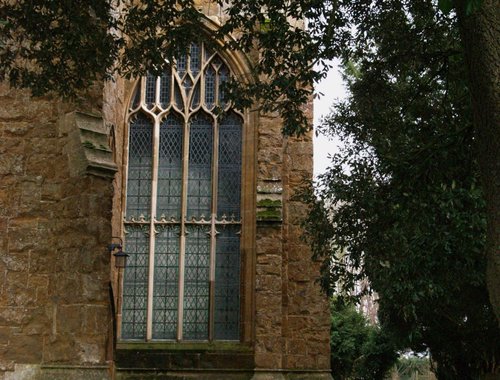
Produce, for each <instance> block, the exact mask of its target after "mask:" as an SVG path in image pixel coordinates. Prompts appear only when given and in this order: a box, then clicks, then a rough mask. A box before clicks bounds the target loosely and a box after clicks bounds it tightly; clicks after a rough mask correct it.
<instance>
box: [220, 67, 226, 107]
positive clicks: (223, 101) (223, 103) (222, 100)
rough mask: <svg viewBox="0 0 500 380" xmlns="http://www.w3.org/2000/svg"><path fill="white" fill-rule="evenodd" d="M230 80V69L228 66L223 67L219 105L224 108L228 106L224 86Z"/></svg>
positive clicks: (221, 70) (221, 69)
mask: <svg viewBox="0 0 500 380" xmlns="http://www.w3.org/2000/svg"><path fill="white" fill-rule="evenodd" d="M228 80H229V69H228V68H227V66H226V65H222V66H221V68H220V69H219V83H218V86H219V99H218V101H219V105H220V106H221V107H222V108H224V107H225V106H226V95H225V93H224V90H223V84H224V83H225V82H227V81H228Z"/></svg>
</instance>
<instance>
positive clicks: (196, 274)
mask: <svg viewBox="0 0 500 380" xmlns="http://www.w3.org/2000/svg"><path fill="white" fill-rule="evenodd" d="M208 232H209V229H208V227H203V226H188V227H187V236H186V254H185V272H184V321H183V333H184V339H186V340H207V339H208V322H209V318H208V315H209V299H210V297H209V284H210V283H209V280H210V279H209V271H210V269H209V267H210V235H209V234H208Z"/></svg>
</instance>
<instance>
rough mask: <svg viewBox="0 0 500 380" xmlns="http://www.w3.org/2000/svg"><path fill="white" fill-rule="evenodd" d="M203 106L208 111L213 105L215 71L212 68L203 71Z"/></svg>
mask: <svg viewBox="0 0 500 380" xmlns="http://www.w3.org/2000/svg"><path fill="white" fill-rule="evenodd" d="M205 105H206V106H207V108H208V109H212V108H213V107H214V105H215V70H214V68H213V67H212V66H208V68H207V69H206V71H205Z"/></svg>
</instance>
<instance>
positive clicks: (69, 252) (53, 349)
mask: <svg viewBox="0 0 500 380" xmlns="http://www.w3.org/2000/svg"><path fill="white" fill-rule="evenodd" d="M100 94H101V88H96V89H92V91H91V93H90V94H86V95H85V96H84V97H82V99H90V100H89V101H83V100H81V101H79V102H78V103H75V104H66V103H63V102H61V101H57V100H55V99H51V98H39V99H33V98H31V97H30V94H29V92H28V91H19V90H13V89H10V88H9V87H8V86H7V85H5V84H2V85H0V104H1V107H0V379H2V378H5V379H25V378H26V379H32V378H47V379H56V378H65V377H64V376H65V375H64V373H65V371H66V370H65V368H71V366H74V365H77V366H83V368H81V369H79V371H80V372H81V373H82V376H83V377H88V378H99V377H100V376H101V375H102V374H106V373H107V364H106V363H107V360H108V359H109V354H108V349H107V347H108V337H109V336H110V335H109V329H110V321H111V316H110V310H109V293H108V284H109V253H108V252H107V251H106V244H107V243H108V242H109V239H110V234H111V230H110V223H109V220H110V217H111V197H112V191H113V190H112V187H111V181H110V179H109V178H103V177H97V176H90V175H86V174H85V173H78V172H76V171H75V172H72V171H71V170H70V166H71V165H70V163H71V160H74V159H75V157H73V155H72V153H73V152H72V151H71V150H69V149H68V146H70V145H71V141H70V140H72V139H73V138H74V133H73V132H75V131H74V128H75V125H73V126H72V127H71V126H68V124H67V118H66V115H67V114H68V113H70V112H71V111H74V110H75V109H79V110H85V111H90V112H98V111H99V110H100V109H101V107H102V101H101V100H100V99H101V95H100ZM71 135H73V137H71ZM84 148H85V147H80V152H79V154H84ZM80 158H81V157H80ZM111 170H112V168H111ZM87 368H88V369H89V371H85V370H86V369H87ZM84 373H87V374H86V375H85V374H84ZM75 374H76V372H75ZM61 376H62V377H61ZM66 378H68V377H66ZM71 378H72V379H74V378H75V377H74V376H72V377H71ZM76 378H77V377H76Z"/></svg>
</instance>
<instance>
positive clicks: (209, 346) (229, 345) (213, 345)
mask: <svg viewBox="0 0 500 380" xmlns="http://www.w3.org/2000/svg"><path fill="white" fill-rule="evenodd" d="M116 349H117V350H162V351H239V352H252V351H253V348H252V347H251V346H250V345H248V344H246V343H241V342H180V343H179V342H166V341H157V342H142V341H141V342H138V341H135V342H134V341H125V340H123V341H118V342H117V344H116Z"/></svg>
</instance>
